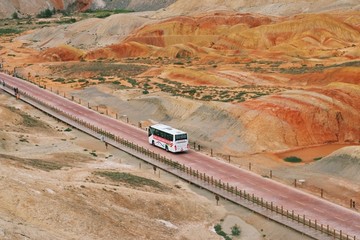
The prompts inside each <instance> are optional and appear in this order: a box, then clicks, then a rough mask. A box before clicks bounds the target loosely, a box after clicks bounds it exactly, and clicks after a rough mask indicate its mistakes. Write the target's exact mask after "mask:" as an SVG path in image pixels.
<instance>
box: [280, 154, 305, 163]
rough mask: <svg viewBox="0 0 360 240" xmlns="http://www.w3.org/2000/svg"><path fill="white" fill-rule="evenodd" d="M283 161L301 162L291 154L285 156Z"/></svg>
mask: <svg viewBox="0 0 360 240" xmlns="http://www.w3.org/2000/svg"><path fill="white" fill-rule="evenodd" d="M284 161H285V162H291V163H299V162H302V159H301V158H298V157H295V156H291V157H286V158H284Z"/></svg>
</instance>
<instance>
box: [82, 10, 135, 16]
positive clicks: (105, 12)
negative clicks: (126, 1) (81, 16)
mask: <svg viewBox="0 0 360 240" xmlns="http://www.w3.org/2000/svg"><path fill="white" fill-rule="evenodd" d="M131 12H134V11H133V10H127V9H114V10H104V9H95V10H93V9H88V10H86V11H85V13H86V14H89V15H91V16H93V17H97V18H106V17H109V16H111V15H113V14H120V13H131Z"/></svg>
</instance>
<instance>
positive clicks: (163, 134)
mask: <svg viewBox="0 0 360 240" xmlns="http://www.w3.org/2000/svg"><path fill="white" fill-rule="evenodd" d="M148 137H149V143H150V144H152V145H154V146H158V147H161V148H163V149H165V150H166V151H170V152H184V151H187V150H188V149H189V142H188V138H187V133H186V132H183V131H180V130H178V129H175V128H172V127H170V126H167V125H164V124H155V125H152V126H150V127H149V130H148Z"/></svg>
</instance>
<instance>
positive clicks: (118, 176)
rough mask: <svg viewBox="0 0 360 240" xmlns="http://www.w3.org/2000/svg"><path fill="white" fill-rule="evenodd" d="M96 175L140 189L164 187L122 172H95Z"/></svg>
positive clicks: (152, 181)
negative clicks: (142, 187)
mask: <svg viewBox="0 0 360 240" xmlns="http://www.w3.org/2000/svg"><path fill="white" fill-rule="evenodd" d="M95 174H96V175H99V176H102V177H106V178H109V179H111V180H112V181H114V182H123V183H127V184H130V185H132V186H136V187H141V186H150V187H155V188H158V189H164V188H165V186H164V185H163V184H161V183H159V182H157V181H154V180H152V179H148V178H143V177H139V176H136V175H133V174H131V173H124V172H106V171H105V172H95Z"/></svg>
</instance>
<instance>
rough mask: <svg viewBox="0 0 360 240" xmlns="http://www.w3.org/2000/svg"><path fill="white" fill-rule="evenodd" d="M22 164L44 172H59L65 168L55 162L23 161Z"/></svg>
mask: <svg viewBox="0 0 360 240" xmlns="http://www.w3.org/2000/svg"><path fill="white" fill-rule="evenodd" d="M24 163H26V164H28V165H30V166H32V167H35V168H38V169H41V170H44V171H52V170H60V169H61V168H63V167H65V166H67V165H64V164H59V163H57V162H49V161H44V160H39V159H29V160H25V161H24Z"/></svg>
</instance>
